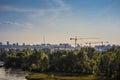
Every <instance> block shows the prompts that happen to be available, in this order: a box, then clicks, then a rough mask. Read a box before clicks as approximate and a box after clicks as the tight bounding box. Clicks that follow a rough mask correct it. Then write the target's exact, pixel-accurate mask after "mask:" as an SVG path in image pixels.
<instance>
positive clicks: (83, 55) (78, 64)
mask: <svg viewBox="0 0 120 80" xmlns="http://www.w3.org/2000/svg"><path fill="white" fill-rule="evenodd" d="M47 53H48V54H45V52H44V50H29V49H26V50H14V49H11V50H9V51H6V50H5V49H0V60H1V61H4V62H5V67H6V68H19V69H22V70H27V71H31V72H66V73H67V72H69V73H79V74H94V75H102V76H105V77H108V78H112V79H118V78H120V77H119V76H120V47H117V48H115V47H113V48H111V49H109V50H107V51H104V52H98V51H96V50H95V49H94V48H90V47H88V48H84V47H83V48H81V49H80V50H73V51H67V50H58V51H54V52H47Z"/></svg>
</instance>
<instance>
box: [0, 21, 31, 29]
mask: <svg viewBox="0 0 120 80" xmlns="http://www.w3.org/2000/svg"><path fill="white" fill-rule="evenodd" d="M0 25H2V26H4V25H5V26H9V27H20V28H25V29H32V28H33V24H32V23H28V22H26V23H19V22H12V21H3V22H0Z"/></svg>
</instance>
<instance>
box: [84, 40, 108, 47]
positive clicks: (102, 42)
mask: <svg viewBox="0 0 120 80" xmlns="http://www.w3.org/2000/svg"><path fill="white" fill-rule="evenodd" d="M98 43H101V44H102V46H103V44H104V43H109V42H108V41H100V42H87V43H86V44H89V47H91V44H98Z"/></svg>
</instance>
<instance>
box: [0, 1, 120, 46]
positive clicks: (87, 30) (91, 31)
mask: <svg viewBox="0 0 120 80" xmlns="http://www.w3.org/2000/svg"><path fill="white" fill-rule="evenodd" d="M119 34H120V0H0V42H3V43H6V42H7V41H9V42H10V43H16V42H18V43H20V44H22V43H26V44H41V43H44V40H43V37H44V36H45V42H46V43H53V44H58V43H70V44H74V41H71V40H70V38H74V37H75V36H77V37H78V38H87V37H97V38H99V40H84V41H81V40H78V44H81V43H82V42H87V41H88V42H89V41H109V42H110V44H118V45H120V37H119Z"/></svg>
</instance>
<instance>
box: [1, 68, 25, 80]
mask: <svg viewBox="0 0 120 80" xmlns="http://www.w3.org/2000/svg"><path fill="white" fill-rule="evenodd" d="M26 75H27V73H26V72H23V71H20V70H11V69H7V70H6V69H4V68H0V80H26V79H25V76H26Z"/></svg>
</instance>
